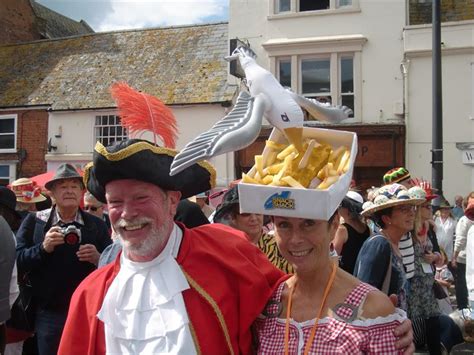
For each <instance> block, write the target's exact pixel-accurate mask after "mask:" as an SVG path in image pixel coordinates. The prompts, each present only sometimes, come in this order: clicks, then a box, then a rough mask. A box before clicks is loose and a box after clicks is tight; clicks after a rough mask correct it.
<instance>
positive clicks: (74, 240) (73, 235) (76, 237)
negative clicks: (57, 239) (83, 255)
mask: <svg viewBox="0 0 474 355" xmlns="http://www.w3.org/2000/svg"><path fill="white" fill-rule="evenodd" d="M59 233H61V234H63V235H64V241H65V242H66V244H69V245H78V244H81V230H80V229H79V228H77V227H76V226H74V225H69V226H66V227H63V228H61V229H60V230H59Z"/></svg>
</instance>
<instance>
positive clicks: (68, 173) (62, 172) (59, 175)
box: [44, 163, 82, 190]
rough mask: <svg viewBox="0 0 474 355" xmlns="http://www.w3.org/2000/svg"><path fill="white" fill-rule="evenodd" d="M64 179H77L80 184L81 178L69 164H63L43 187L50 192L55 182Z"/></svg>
mask: <svg viewBox="0 0 474 355" xmlns="http://www.w3.org/2000/svg"><path fill="white" fill-rule="evenodd" d="M66 179H77V180H79V181H80V182H81V183H82V176H81V174H79V173H78V172H77V170H76V168H75V167H74V166H72V165H71V164H69V163H63V164H61V165H60V166H59V167H58V169H57V170H56V172H55V173H54V176H53V178H52V179H51V180H49V181H48V182H47V183H46V184H44V187H45V188H47V189H48V190H51V188H52V187H53V185H54V183H55V182H57V181H60V180H66Z"/></svg>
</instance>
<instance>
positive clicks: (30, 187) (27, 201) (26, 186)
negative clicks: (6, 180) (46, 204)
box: [10, 178, 46, 219]
mask: <svg viewBox="0 0 474 355" xmlns="http://www.w3.org/2000/svg"><path fill="white" fill-rule="evenodd" d="M10 188H11V190H12V191H13V192H14V193H15V196H16V210H17V211H18V213H19V214H20V215H21V217H22V219H24V218H25V217H26V216H27V215H28V212H34V211H36V203H39V202H42V201H45V200H46V197H45V196H44V195H43V194H42V193H41V187H39V186H38V185H36V183H35V182H34V181H33V180H31V179H28V178H20V179H17V180H15V181H13V182H12V183H11V185H10Z"/></svg>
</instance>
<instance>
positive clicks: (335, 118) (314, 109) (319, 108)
mask: <svg viewBox="0 0 474 355" xmlns="http://www.w3.org/2000/svg"><path fill="white" fill-rule="evenodd" d="M287 91H288V92H289V93H290V95H291V96H292V97H293V99H294V100H295V101H296V103H298V105H300V106H301V107H303V108H304V109H305V110H306V111H308V112H309V114H310V115H311V116H313V117H314V118H316V119H317V120H319V121H324V122H329V123H339V122H341V121H343V120H345V119H347V118H349V116H350V115H351V114H352V110H351V109H350V108H349V107H347V106H341V105H338V106H330V105H325V104H322V103H320V102H318V101H316V100H314V99H308V98H306V97H304V96H301V95H298V94H296V93H294V92H293V91H291V90H288V89H287Z"/></svg>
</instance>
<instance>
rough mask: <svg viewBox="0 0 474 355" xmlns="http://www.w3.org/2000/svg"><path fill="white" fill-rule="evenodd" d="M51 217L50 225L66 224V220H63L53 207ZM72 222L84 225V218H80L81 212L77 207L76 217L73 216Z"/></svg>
mask: <svg viewBox="0 0 474 355" xmlns="http://www.w3.org/2000/svg"><path fill="white" fill-rule="evenodd" d="M53 211H54V212H53V219H52V221H51V222H52V225H53V226H54V225H56V224H67V223H66V222H64V221H63V220H62V219H61V216H60V215H59V211H58V209H57V208H53ZM73 222H74V223H77V224H80V225H82V226H83V225H84V219H83V218H82V214H81V212H80V209H79V208H78V209H77V212H76V217H75V218H74V221H73ZM68 223H70V222H68Z"/></svg>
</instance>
